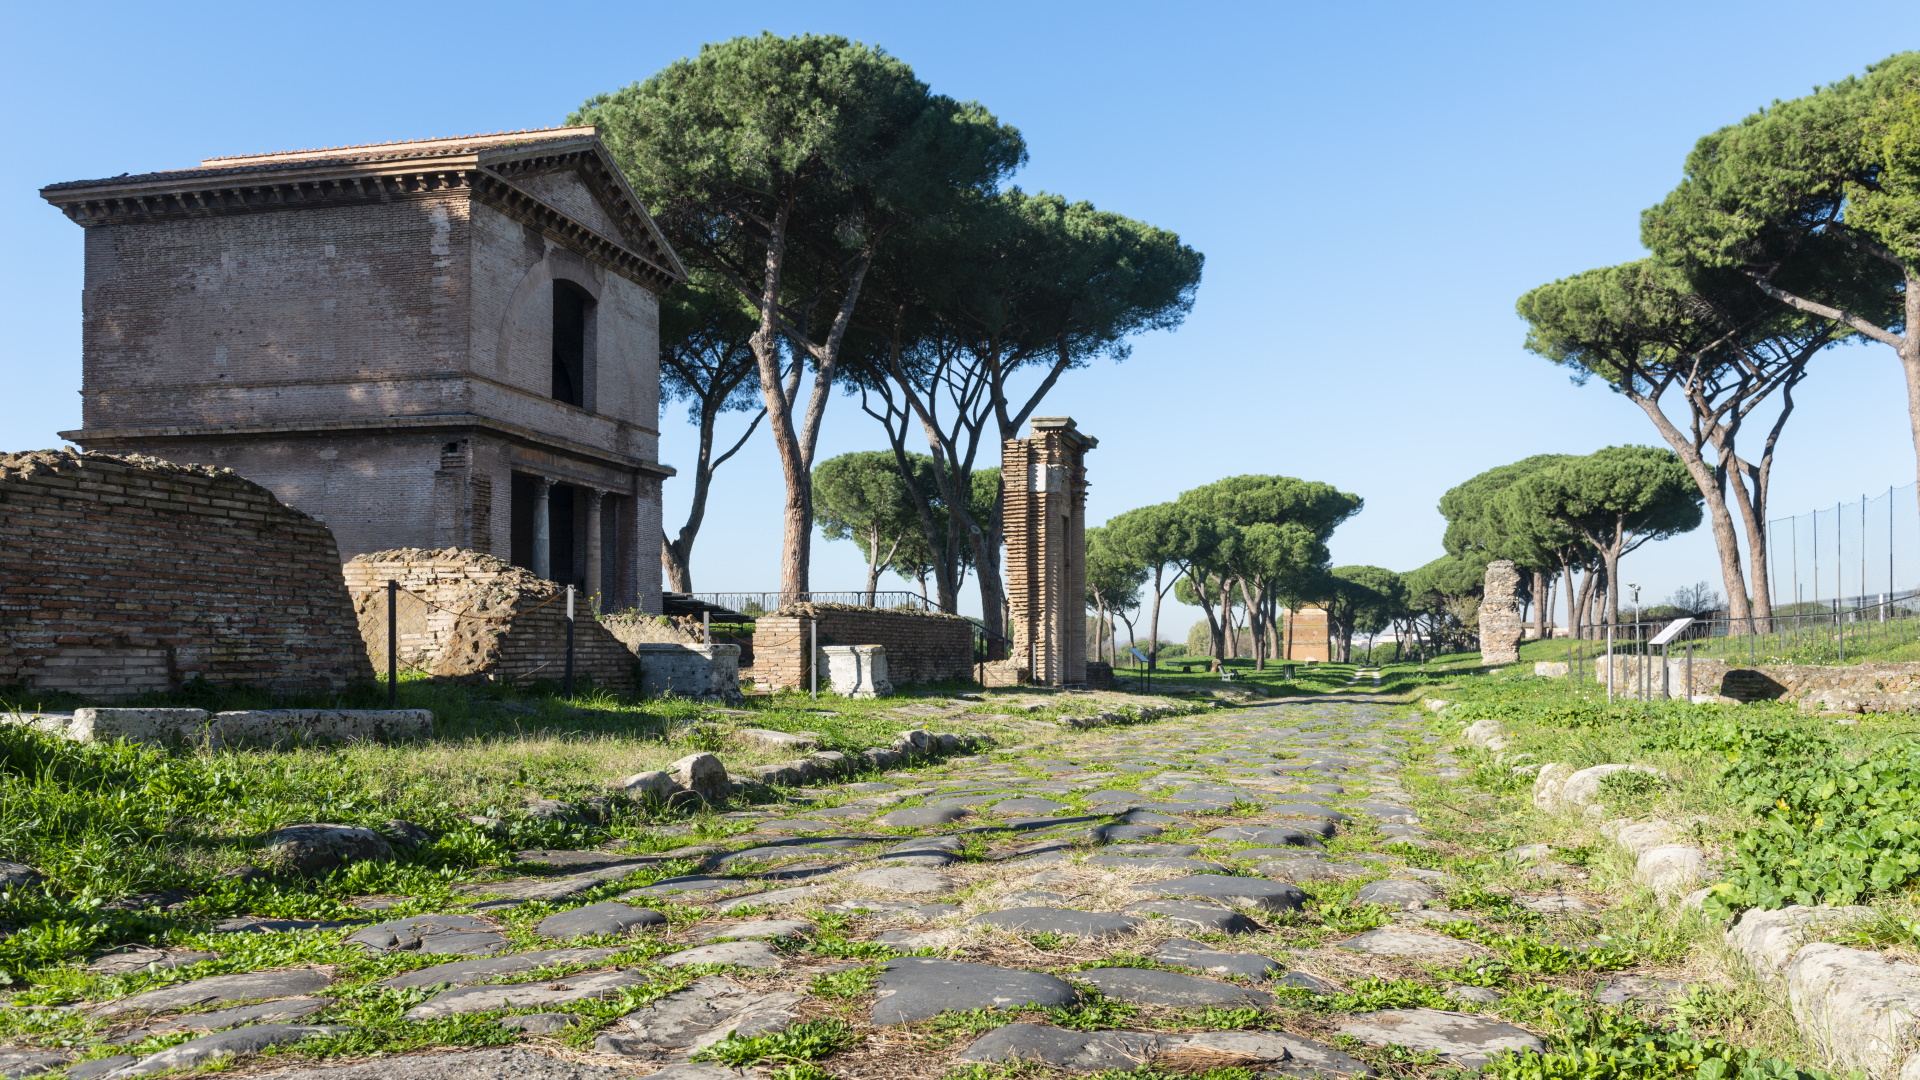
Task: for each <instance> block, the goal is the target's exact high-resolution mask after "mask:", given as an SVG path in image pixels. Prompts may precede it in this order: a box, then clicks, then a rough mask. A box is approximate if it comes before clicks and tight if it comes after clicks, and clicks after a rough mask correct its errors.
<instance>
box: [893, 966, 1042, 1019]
mask: <svg viewBox="0 0 1920 1080" xmlns="http://www.w3.org/2000/svg"><path fill="white" fill-rule="evenodd" d="M1078 998H1079V994H1078V993H1076V992H1075V991H1074V989H1073V987H1072V986H1070V985H1068V984H1067V983H1066V982H1064V981H1062V980H1060V979H1056V978H1054V977H1053V976H1051V975H1044V974H1041V973H1040V972H1037V971H1016V970H1014V969H1012V968H1003V967H993V966H991V965H988V964H963V963H960V962H958V961H953V960H933V959H929V958H927V957H923V956H903V957H900V958H899V959H897V960H890V961H888V962H887V966H886V967H885V968H883V969H882V970H881V972H880V979H879V982H878V984H877V985H876V987H875V993H874V1003H873V1022H874V1023H876V1024H908V1023H912V1022H913V1021H915V1020H925V1019H926V1018H928V1017H930V1016H934V1015H937V1014H939V1013H942V1012H946V1011H948V1010H951V1009H961V1010H964V1009H1013V1008H1019V1007H1021V1006H1024V1005H1038V1006H1041V1007H1047V1006H1055V1005H1060V1006H1065V1005H1071V1004H1073V1003H1074V1002H1075V1001H1076V1000H1078Z"/></svg>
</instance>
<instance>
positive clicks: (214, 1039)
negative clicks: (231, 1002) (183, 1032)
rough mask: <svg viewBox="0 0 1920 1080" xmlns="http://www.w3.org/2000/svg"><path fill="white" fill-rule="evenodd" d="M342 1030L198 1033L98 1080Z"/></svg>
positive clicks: (293, 1027) (280, 1027)
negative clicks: (189, 1038) (197, 1035)
mask: <svg viewBox="0 0 1920 1080" xmlns="http://www.w3.org/2000/svg"><path fill="white" fill-rule="evenodd" d="M344 1030H345V1029H344V1028H340V1027H329V1026H325V1025H308V1024H254V1025H252V1026H251V1027H243V1028H234V1029H233V1030H231V1031H222V1032H219V1033H217V1034H214V1035H202V1036H201V1037H199V1038H197V1039H192V1040H189V1041H187V1042H183V1043H181V1044H180V1045H178V1046H173V1047H169V1048H167V1049H165V1050H162V1051H160V1052H159V1053H156V1054H148V1055H147V1056H146V1057H143V1058H140V1059H139V1060H137V1061H135V1062H133V1063H131V1064H128V1065H123V1066H121V1067H120V1068H118V1069H115V1070H113V1071H112V1072H109V1073H103V1074H101V1076H102V1080H122V1078H123V1077H132V1076H152V1075H153V1074H155V1073H163V1072H176V1071H185V1070H189V1069H195V1068H198V1067H199V1066H201V1065H203V1064H207V1063H209V1062H211V1061H213V1060H214V1059H215V1058H245V1057H251V1056H253V1055H254V1054H257V1053H259V1052H260V1051H262V1050H265V1049H266V1048H268V1047H270V1046H281V1045H284V1044H286V1043H293V1042H299V1041H300V1040H301V1039H304V1038H306V1037H307V1036H309V1035H327V1034H332V1033H334V1032H339V1031H344Z"/></svg>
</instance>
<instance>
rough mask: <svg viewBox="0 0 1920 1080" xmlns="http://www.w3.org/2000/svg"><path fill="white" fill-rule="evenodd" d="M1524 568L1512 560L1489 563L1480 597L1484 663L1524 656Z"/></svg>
mask: <svg viewBox="0 0 1920 1080" xmlns="http://www.w3.org/2000/svg"><path fill="white" fill-rule="evenodd" d="M1521 630H1522V626H1521V623H1520V571H1519V570H1518V569H1517V568H1516V567H1515V566H1514V564H1513V562H1512V561H1511V560H1508V559H1495V560H1494V561H1492V562H1490V563H1488V564H1487V576H1486V581H1485V588H1484V593H1483V596H1482V598H1481V600H1480V662H1481V663H1483V664H1512V663H1515V662H1517V661H1518V660H1519V659H1520V634H1521Z"/></svg>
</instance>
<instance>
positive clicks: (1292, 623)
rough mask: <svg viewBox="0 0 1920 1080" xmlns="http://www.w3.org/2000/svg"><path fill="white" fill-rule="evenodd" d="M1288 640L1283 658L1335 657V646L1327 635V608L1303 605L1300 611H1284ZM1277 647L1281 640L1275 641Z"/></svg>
mask: <svg viewBox="0 0 1920 1080" xmlns="http://www.w3.org/2000/svg"><path fill="white" fill-rule="evenodd" d="M1282 617H1283V618H1284V619H1285V620H1286V627H1285V629H1286V632H1287V641H1286V647H1285V649H1284V650H1282V655H1281V656H1280V657H1279V659H1281V660H1319V661H1322V662H1325V661H1328V660H1331V659H1333V646H1332V643H1331V642H1330V641H1329V640H1328V637H1327V612H1326V609H1325V608H1319V607H1303V608H1301V609H1300V610H1299V611H1284V610H1283V613H1282ZM1274 645H1275V646H1276V647H1277V646H1279V645H1280V643H1279V642H1277V641H1276V642H1274Z"/></svg>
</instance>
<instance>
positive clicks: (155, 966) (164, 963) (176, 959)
mask: <svg viewBox="0 0 1920 1080" xmlns="http://www.w3.org/2000/svg"><path fill="white" fill-rule="evenodd" d="M219 958H220V954H219V953H212V952H205V951H203V950H199V949H155V948H150V947H148V946H145V945H132V946H128V947H127V948H124V949H120V950H118V951H116V952H110V953H108V954H107V955H105V956H102V957H100V958H99V959H98V960H95V961H94V962H93V963H91V964H88V965H87V970H88V971H91V972H94V973H96V974H100V975H126V974H128V973H130V972H135V971H170V970H172V969H174V968H180V967H186V966H187V965H188V964H198V963H200V962H202V961H205V960H217V959H219Z"/></svg>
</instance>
